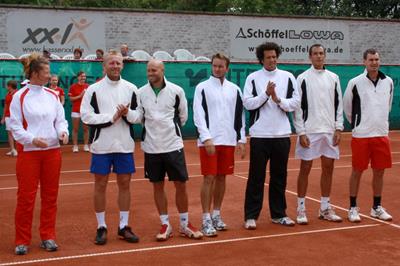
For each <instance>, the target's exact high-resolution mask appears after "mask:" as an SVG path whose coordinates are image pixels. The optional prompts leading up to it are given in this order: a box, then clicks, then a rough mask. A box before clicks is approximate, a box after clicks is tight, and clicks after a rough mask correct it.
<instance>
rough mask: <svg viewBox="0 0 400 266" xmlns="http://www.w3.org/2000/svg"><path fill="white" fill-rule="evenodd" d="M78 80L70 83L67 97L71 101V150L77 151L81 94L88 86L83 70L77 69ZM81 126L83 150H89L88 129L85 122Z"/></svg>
mask: <svg viewBox="0 0 400 266" xmlns="http://www.w3.org/2000/svg"><path fill="white" fill-rule="evenodd" d="M77 78H78V82H77V83H74V84H72V85H71V88H70V89H69V93H68V96H69V99H70V100H71V102H72V110H71V111H72V112H71V118H72V143H73V145H74V146H73V147H72V152H79V147H78V131H79V125H80V122H81V114H80V109H81V102H82V98H83V95H85V92H86V89H87V87H89V84H87V83H86V73H85V72H83V71H79V72H78V75H77ZM82 128H83V142H84V146H83V150H84V151H89V144H88V143H89V129H88V127H87V126H86V125H85V124H82Z"/></svg>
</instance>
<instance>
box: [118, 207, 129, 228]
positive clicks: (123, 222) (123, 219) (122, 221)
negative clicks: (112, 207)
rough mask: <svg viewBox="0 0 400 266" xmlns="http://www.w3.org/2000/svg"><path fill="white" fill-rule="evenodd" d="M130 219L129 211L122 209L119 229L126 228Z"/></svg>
mask: <svg viewBox="0 0 400 266" xmlns="http://www.w3.org/2000/svg"><path fill="white" fill-rule="evenodd" d="M128 220H129V211H120V212H119V229H122V228H124V227H125V226H127V225H128Z"/></svg>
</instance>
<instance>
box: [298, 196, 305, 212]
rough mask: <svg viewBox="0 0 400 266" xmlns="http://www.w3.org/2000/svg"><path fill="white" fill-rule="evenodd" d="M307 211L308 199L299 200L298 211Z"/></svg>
mask: <svg viewBox="0 0 400 266" xmlns="http://www.w3.org/2000/svg"><path fill="white" fill-rule="evenodd" d="M305 209H306V198H297V210H305Z"/></svg>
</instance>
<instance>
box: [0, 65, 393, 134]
mask: <svg viewBox="0 0 400 266" xmlns="http://www.w3.org/2000/svg"><path fill="white" fill-rule="evenodd" d="M260 67H261V66H260V65H258V64H242V63H232V64H231V65H230V69H229V73H228V75H227V78H228V79H229V80H231V81H232V82H234V83H236V84H237V85H238V86H239V87H240V88H242V89H243V86H244V83H245V81H246V77H247V75H248V74H250V73H252V72H254V71H255V70H258V69H260ZM278 67H279V68H280V69H284V70H287V71H290V72H291V73H293V74H294V75H295V76H296V77H297V76H298V75H299V74H300V73H302V72H304V71H305V70H306V69H307V68H309V65H287V64H281V65H279V66H278ZM326 67H327V69H329V70H331V71H333V72H334V73H336V74H338V75H339V78H340V83H341V88H342V91H343V92H344V91H345V89H346V86H347V83H348V81H349V80H350V79H351V78H353V77H355V76H357V75H359V74H361V73H362V72H363V71H364V67H363V66H348V65H346V66H343V65H328V66H326ZM50 68H51V72H52V73H54V74H58V75H59V80H60V84H59V86H60V87H61V88H63V89H64V91H65V93H66V95H67V94H68V89H69V87H70V86H71V84H73V83H75V82H76V73H78V71H80V70H83V71H85V72H86V75H87V82H88V83H89V84H92V83H94V82H95V81H96V79H98V78H101V76H102V65H101V62H86V61H79V62H74V61H69V62H65V61H52V62H51V65H50ZM381 70H382V71H383V72H384V73H385V74H387V75H388V76H390V77H391V78H392V79H393V82H394V88H395V89H394V99H393V105H392V111H391V113H390V128H391V129H400V91H399V83H400V66H382V67H381ZM210 74H211V65H210V64H209V63H197V62H193V63H190V62H187V63H165V76H166V78H167V79H168V80H169V81H171V82H173V83H176V84H178V85H179V86H181V87H182V88H183V89H184V90H185V94H186V97H187V100H188V105H189V119H188V122H187V123H186V125H185V126H184V127H183V130H182V131H183V134H184V136H185V137H196V134H197V133H196V128H195V127H194V124H193V110H192V108H193V96H194V90H195V87H196V85H197V84H198V83H199V82H201V81H203V80H205V79H207V78H208V77H209V76H210ZM122 77H123V78H125V79H127V80H129V81H130V82H132V83H134V84H135V85H136V86H137V87H138V88H140V87H141V86H143V85H144V84H146V82H147V79H146V63H143V62H127V63H126V64H125V67H124V69H123V72H122ZM10 79H15V80H17V81H18V82H21V81H22V80H24V77H23V75H22V65H21V63H19V62H18V61H0V87H1V90H0V99H4V97H5V94H6V89H5V87H6V83H7V81H8V80H10ZM64 107H65V115H66V118H67V119H68V121H69V122H70V121H71V102H70V101H69V99H68V97H66V103H65V106H64ZM0 111H1V113H2V112H3V106H1V107H0ZM4 129H5V128H4V126H2V127H1V130H0V141H2V142H5V141H6V140H7V139H6V134H5V130H4ZM70 129H71V124H70ZM346 129H347V130H348V129H349V125H348V123H347V122H346ZM140 130H141V129H140V126H135V136H136V137H137V138H138V137H140Z"/></svg>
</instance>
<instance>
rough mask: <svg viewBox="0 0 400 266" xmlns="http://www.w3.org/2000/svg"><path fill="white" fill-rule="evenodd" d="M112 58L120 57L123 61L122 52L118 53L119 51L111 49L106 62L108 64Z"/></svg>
mask: <svg viewBox="0 0 400 266" xmlns="http://www.w3.org/2000/svg"><path fill="white" fill-rule="evenodd" d="M110 56H118V57H121V59H123V57H122V54H121V52H118V51H117V50H114V49H110V50H108V52H107V53H106V55H105V56H104V62H106V61H107V60H108V58H109V57H110Z"/></svg>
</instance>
